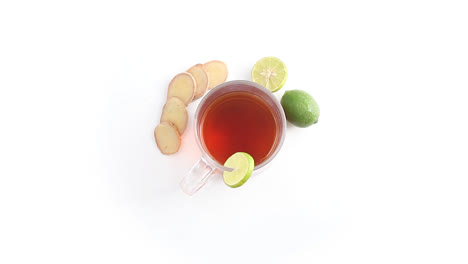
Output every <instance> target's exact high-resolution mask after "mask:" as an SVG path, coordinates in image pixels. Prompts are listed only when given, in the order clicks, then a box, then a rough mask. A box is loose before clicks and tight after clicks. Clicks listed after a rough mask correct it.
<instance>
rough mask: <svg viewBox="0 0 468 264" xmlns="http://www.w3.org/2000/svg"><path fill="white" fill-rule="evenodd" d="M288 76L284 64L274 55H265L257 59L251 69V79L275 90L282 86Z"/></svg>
mask: <svg viewBox="0 0 468 264" xmlns="http://www.w3.org/2000/svg"><path fill="white" fill-rule="evenodd" d="M287 77H288V71H287V69H286V65H285V64H284V63H283V62H282V61H281V60H280V59H278V58H276V57H265V58H262V59H260V60H259V61H257V63H255V65H254V67H253V69H252V81H254V82H256V83H258V84H261V85H263V86H264V87H266V88H267V89H268V90H270V91H272V92H276V91H278V90H279V89H281V87H283V85H284V83H285V82H286V79H287Z"/></svg>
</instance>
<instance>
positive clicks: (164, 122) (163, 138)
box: [154, 60, 228, 155]
mask: <svg viewBox="0 0 468 264" xmlns="http://www.w3.org/2000/svg"><path fill="white" fill-rule="evenodd" d="M227 75H228V70H227V67H226V64H225V63H224V62H221V61H217V60H214V61H210V62H207V63H205V64H196V65H194V66H193V67H191V68H190V69H188V70H187V71H186V72H183V73H179V74H177V75H176V76H175V77H174V78H173V79H172V81H171V82H170V83H169V88H168V89H167V101H166V104H165V105H164V108H163V111H162V114H161V120H160V123H159V125H157V126H156V128H155V129H154V138H155V139H156V145H158V148H159V150H160V151H161V153H163V154H166V155H169V154H174V153H176V152H177V151H178V150H179V148H180V145H181V137H180V136H181V135H182V133H183V132H184V130H185V128H186V127H187V122H188V113H187V109H186V106H187V105H188V104H189V103H190V102H192V101H194V100H197V99H198V98H200V97H202V96H203V95H204V94H205V92H206V91H207V90H209V89H212V88H214V87H216V86H218V85H219V84H221V83H223V82H225V81H226V79H227Z"/></svg>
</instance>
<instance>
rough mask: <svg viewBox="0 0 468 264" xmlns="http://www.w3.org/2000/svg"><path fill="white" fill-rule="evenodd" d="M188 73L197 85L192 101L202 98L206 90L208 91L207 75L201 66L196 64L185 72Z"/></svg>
mask: <svg viewBox="0 0 468 264" xmlns="http://www.w3.org/2000/svg"><path fill="white" fill-rule="evenodd" d="M187 72H188V73H190V74H192V76H193V78H194V79H195V82H196V83H197V87H196V88H197V89H196V90H195V95H194V96H193V99H192V100H193V101H195V100H197V99H198V98H200V97H202V96H203V95H204V94H205V92H206V90H208V84H209V79H208V73H207V72H206V70H205V69H204V68H203V64H196V65H194V66H192V67H191V68H190V69H188V70H187Z"/></svg>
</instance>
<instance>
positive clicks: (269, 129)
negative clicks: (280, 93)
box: [200, 91, 279, 165]
mask: <svg viewBox="0 0 468 264" xmlns="http://www.w3.org/2000/svg"><path fill="white" fill-rule="evenodd" d="M277 122H278V121H277V120H276V118H275V114H274V112H273V110H272V108H271V107H270V106H269V105H268V104H267V103H266V102H265V101H264V100H262V99H261V98H260V97H259V96H257V95H255V94H253V93H249V92H244V91H234V92H229V93H226V94H223V95H221V96H220V97H218V98H216V99H215V100H214V101H213V102H212V103H211V104H210V105H209V106H208V107H207V109H206V110H205V111H204V113H203V115H202V116H201V123H200V125H201V138H202V141H203V143H204V145H205V146H206V149H207V150H208V152H209V155H211V156H212V157H213V158H214V159H215V160H216V161H217V162H218V163H220V164H224V162H225V161H226V160H227V158H229V157H230V156H231V155H232V154H234V153H236V152H240V151H242V152H247V153H249V154H250V155H251V156H252V157H253V158H254V160H255V165H259V164H261V163H262V162H264V161H265V160H266V159H267V158H268V157H269V156H270V154H271V153H272V152H273V151H274V149H275V142H276V141H277V133H278V132H277V131H278V130H279V129H278V124H277Z"/></svg>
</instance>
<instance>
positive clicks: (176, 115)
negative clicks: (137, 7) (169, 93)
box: [160, 97, 188, 135]
mask: <svg viewBox="0 0 468 264" xmlns="http://www.w3.org/2000/svg"><path fill="white" fill-rule="evenodd" d="M187 121H188V114H187V109H186V108H185V104H184V102H183V101H182V100H180V99H179V98H178V97H171V98H169V99H167V102H166V104H165V105H164V108H163V111H162V114H161V121H160V122H161V123H162V122H168V123H171V124H172V125H174V126H175V127H176V128H177V130H178V131H179V134H181V135H182V133H183V132H184V130H185V127H187Z"/></svg>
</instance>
